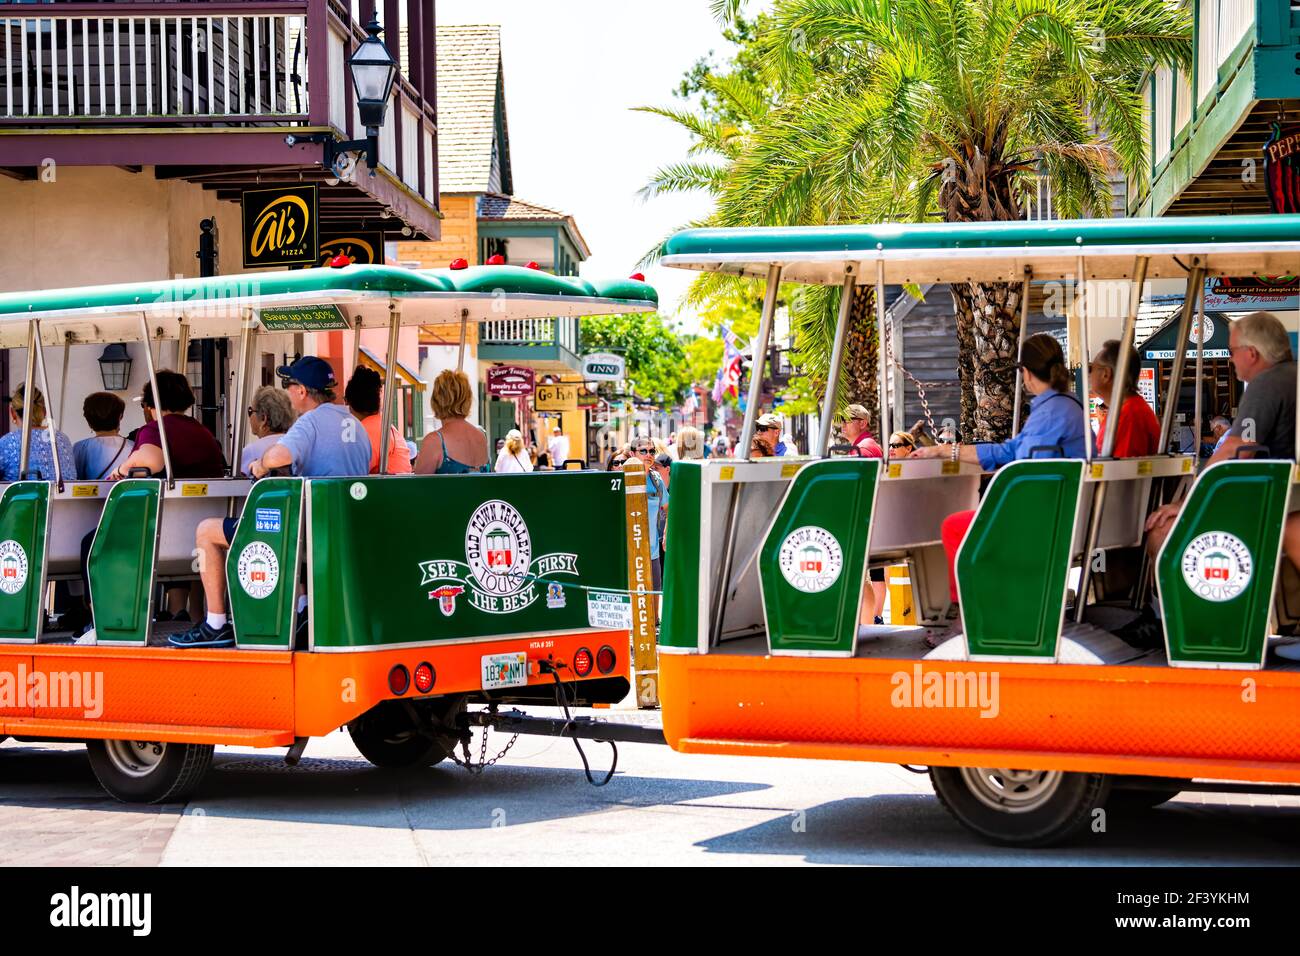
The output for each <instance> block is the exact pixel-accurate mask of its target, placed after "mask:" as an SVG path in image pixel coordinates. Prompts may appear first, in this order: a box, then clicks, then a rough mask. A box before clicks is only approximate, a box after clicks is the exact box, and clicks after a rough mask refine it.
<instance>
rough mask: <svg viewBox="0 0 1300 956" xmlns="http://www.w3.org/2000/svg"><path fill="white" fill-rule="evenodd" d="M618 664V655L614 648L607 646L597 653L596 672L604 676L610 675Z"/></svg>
mask: <svg viewBox="0 0 1300 956" xmlns="http://www.w3.org/2000/svg"><path fill="white" fill-rule="evenodd" d="M617 663H618V655H617V654H615V653H614V648H612V647H610V646H609V645H608V644H606V645H605V646H604V647H602V648H601V649H600V650H598V651H597V652H596V670H598V671H600V672H601V673H602V674H608V673H609V672H610V671H612V670H613V669H614V665H615V664H617Z"/></svg>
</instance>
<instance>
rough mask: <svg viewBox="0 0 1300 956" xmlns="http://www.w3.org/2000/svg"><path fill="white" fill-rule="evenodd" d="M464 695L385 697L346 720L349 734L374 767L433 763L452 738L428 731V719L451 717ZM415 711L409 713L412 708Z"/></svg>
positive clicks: (444, 753)
mask: <svg viewBox="0 0 1300 956" xmlns="http://www.w3.org/2000/svg"><path fill="white" fill-rule="evenodd" d="M463 706H464V698H461V697H447V698H435V699H433V700H419V701H405V700H385V701H382V702H380V703H378V704H376V705H375V706H374V707H371V708H370V709H369V710H368V711H366V712H365V713H364V714H362V715H361V716H360V717H358V718H357V719H356V720H354V721H352V722H351V723H350V724H348V734H349V736H351V737H352V742H353V743H354V744H356V747H357V749H358V750H360V751H361V756H363V757H365V758H366V759H367V760H369V761H370V762H371V763H372V764H374V765H375V766H376V767H383V768H384V769H386V770H406V769H411V768H415V767H432V766H433V765H434V764H436V763H439V762H441V761H443V760H445V759H446V758H447V755H448V754H449V753H451V747H452V744H453V742H454V741H453V738H451V737H450V736H438V735H436V734H433V733H431V731H430V729H429V726H430V723H434V724H436V723H442V722H446V721H450V719H451V718H452V717H454V716H455V714H456V712H457V711H458V710H460V709H461V708H462V707H463ZM412 709H414V710H415V711H416V713H415V715H414V716H412V713H411V710H412Z"/></svg>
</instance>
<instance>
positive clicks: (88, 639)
mask: <svg viewBox="0 0 1300 956" xmlns="http://www.w3.org/2000/svg"><path fill="white" fill-rule="evenodd" d="M72 643H73V644H80V645H81V646H82V647H86V646H88V645H93V644H95V643H97V641H96V638H95V629H94V628H93V627H87V628H86V629H85V630H84V631H82V632H81V634H80V636H79V637H77V639H76V640H74V641H73V642H72Z"/></svg>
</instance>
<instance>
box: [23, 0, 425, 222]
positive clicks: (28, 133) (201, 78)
mask: <svg viewBox="0 0 1300 956" xmlns="http://www.w3.org/2000/svg"><path fill="white" fill-rule="evenodd" d="M374 10H375V3H374V0H370V2H368V3H361V2H357V3H347V2H343V0H244V2H219V0H181V2H175V0H173V2H130V0H119V2H107V0H106V2H70V3H62V2H57V3H30V2H29V3H14V2H0V166H3V167H4V171H5V172H7V173H8V174H9V175H11V176H15V177H17V178H26V177H31V176H34V175H35V174H36V172H37V171H38V170H39V169H40V167H41V166H42V165H46V164H48V163H49V162H51V161H53V162H55V163H67V164H69V165H113V166H124V167H132V168H139V167H148V166H152V167H155V169H156V171H157V174H158V175H159V178H185V179H190V180H191V181H195V182H202V183H203V184H204V185H205V186H209V187H211V188H229V187H230V186H232V185H236V184H238V183H239V182H241V181H242V180H241V179H240V176H241V171H244V172H247V171H253V170H256V171H258V173H259V174H260V175H259V176H257V177H255V179H256V181H257V182H259V183H262V184H267V183H274V181H275V180H276V178H277V169H278V170H279V171H280V172H282V173H283V174H284V176H285V177H287V178H289V179H291V180H295V179H301V178H302V173H303V169H304V167H306V168H308V169H310V168H311V167H320V177H319V178H321V179H329V178H332V177H330V176H329V175H328V174H329V173H330V171H329V170H327V169H325V168H324V167H323V166H322V165H321V158H322V155H323V147H322V145H321V144H320V143H301V142H299V143H297V144H296V145H292V146H291V145H289V140H288V139H286V137H294V138H295V139H301V138H302V137H303V136H305V135H307V134H311V133H320V134H326V135H330V136H333V137H334V138H336V139H340V140H342V139H360V138H364V136H365V130H364V128H362V126H361V123H360V117H359V116H358V115H357V110H356V105H355V96H354V93H353V89H352V77H351V73H350V71H349V70H348V68H347V59H348V56H349V54H350V53H351V51H352V50H353V49H354V48H355V46H356V45H357V44H359V43H360V42H361V40H362V39H364V37H365V31H364V29H363V24H364V23H365V22H366V21H367V20H368V19H369V17H370V14H371V12H372V11H374ZM377 13H378V15H379V18H380V21H381V23H383V25H384V26H385V28H386V29H385V36H384V39H385V42H386V43H387V44H388V46H389V49H390V50H391V51H392V52H393V54H394V56H398V55H399V51H400V59H401V61H402V70H401V72H400V74H399V76H398V79H397V83H396V85H395V87H394V91H393V97H392V100H391V101H390V104H389V108H388V112H387V116H386V121H385V124H384V126H383V127H382V129H381V131H380V136H379V168H378V170H376V173H377V175H375V176H369V175H368V172H369V171H368V170H365V168H364V164H362V165H361V167H360V168H359V169H358V170H357V171H356V174H355V175H354V176H353V177H352V179H353V182H354V184H355V186H356V188H355V189H354V190H353V192H360V193H363V194H365V196H364V197H357V198H356V202H355V203H354V205H355V206H356V207H357V209H358V210H359V209H360V208H361V207H367V206H369V207H373V211H374V217H375V218H376V219H378V218H380V216H381V215H383V214H387V215H389V216H392V215H396V216H397V218H398V219H400V220H401V221H402V222H403V223H404V224H406V225H407V226H409V227H411V229H412V231H413V234H414V235H417V236H420V237H430V238H431V237H434V236H436V235H437V234H438V225H437V212H436V210H437V203H438V182H437V169H438V163H437V143H436V129H437V126H436V118H437V117H436V113H435V99H436V95H435V93H434V90H435V65H434V55H433V52H432V51H433V49H434V40H433V36H434V23H433V5H432V3H429V2H428V0H381V2H380V3H379V9H378V10H377ZM390 23H391V24H393V25H394V26H393V28H392V29H387V27H388V25H389V24H390ZM426 50H427V51H429V52H428V54H427V55H426V54H425V52H424V51H426ZM334 199H335V200H336V201H337V202H338V203H340V204H346V203H347V202H348V201H349V193H348V191H347V189H346V188H345V189H344V190H342V191H341V193H340V195H338V196H336V197H334ZM340 208H341V207H340ZM325 219H326V216H325V210H322V221H325Z"/></svg>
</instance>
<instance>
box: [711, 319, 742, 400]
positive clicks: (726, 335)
mask: <svg viewBox="0 0 1300 956" xmlns="http://www.w3.org/2000/svg"><path fill="white" fill-rule="evenodd" d="M720 328H721V331H722V342H723V352H722V365H721V367H720V368H719V369H718V377H717V378H716V379H715V380H714V382H713V400H714V401H715V402H720V401H722V398H723V396H724V395H731V396H733V397H738V396H739V395H740V367H741V356H740V349H738V348H736V334H735V333H734V332H732V331H731V329H729V328H727V327H726V326H725V325H723V326H721V327H720Z"/></svg>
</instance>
